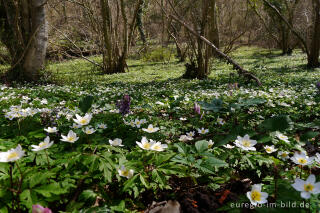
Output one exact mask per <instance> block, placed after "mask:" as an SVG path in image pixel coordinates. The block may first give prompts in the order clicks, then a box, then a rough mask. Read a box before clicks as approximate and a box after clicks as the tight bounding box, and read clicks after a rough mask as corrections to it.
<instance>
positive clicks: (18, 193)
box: [16, 161, 23, 212]
mask: <svg viewBox="0 0 320 213" xmlns="http://www.w3.org/2000/svg"><path fill="white" fill-rule="evenodd" d="M16 165H17V168H18V170H19V172H20V175H21V178H20V181H19V188H18V191H17V194H16V196H17V203H18V212H21V211H20V201H19V195H20V193H21V187H22V181H23V174H22V171H21V169H20V166H19V163H18V161H16Z"/></svg>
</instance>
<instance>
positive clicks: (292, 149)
mask: <svg viewBox="0 0 320 213" xmlns="http://www.w3.org/2000/svg"><path fill="white" fill-rule="evenodd" d="M233 57H234V58H235V59H236V60H237V61H239V63H240V64H243V65H244V67H245V68H247V69H249V70H252V71H253V72H254V73H255V74H256V75H257V76H258V77H259V78H260V79H261V81H262V83H263V86H262V87H257V86H256V85H255V84H254V83H253V82H246V81H244V80H242V79H239V78H238V77H237V76H236V75H233V74H232V73H233V71H232V70H231V67H229V66H227V65H225V64H224V63H223V62H219V61H215V62H214V63H213V65H212V69H211V75H210V77H209V79H207V80H202V81H199V80H183V79H181V78H180V77H181V76H182V74H183V70H184V66H183V65H182V64H180V63H178V62H176V61H175V60H173V59H172V60H168V62H166V63H163V62H161V63H160V62H148V61H142V60H134V59H131V60H130V61H129V69H130V72H128V73H125V74H115V75H111V76H106V75H100V73H99V72H98V71H96V70H95V68H94V67H92V66H91V65H90V64H89V63H87V62H85V61H83V60H72V61H67V62H64V63H59V64H49V65H48V70H50V71H51V73H52V76H51V78H53V79H55V80H56V81H57V82H58V83H59V84H57V85H38V86H29V85H23V86H18V87H10V86H7V85H1V87H0V101H1V102H0V103H1V104H0V111H1V114H0V115H1V116H0V126H1V128H0V142H1V143H0V150H1V154H0V161H2V163H0V183H1V185H0V212H8V211H9V212H19V211H20V212H27V211H30V210H31V208H32V206H33V205H36V204H39V205H42V206H46V207H49V208H50V209H51V210H52V211H53V212H79V211H80V212H93V211H94V210H93V208H94V209H95V210H97V209H100V210H101V211H102V212H108V211H110V212H112V211H118V212H135V211H137V212H138V211H141V210H145V209H147V208H148V207H149V205H150V204H151V203H152V201H166V200H169V199H172V200H178V201H179V203H180V205H181V208H182V210H183V212H197V211H198V212H213V211H219V210H220V211H225V212H231V211H232V212H240V211H242V210H243V209H245V210H246V209H249V207H247V208H246V207H244V206H241V207H243V208H242V209H241V208H239V205H238V207H237V205H236V204H241V203H242V204H245V203H247V204H251V206H250V208H254V206H255V205H257V204H259V203H265V202H266V201H268V203H276V204H277V205H278V206H277V207H278V208H276V207H274V206H273V207H272V208H268V206H266V205H265V206H262V207H261V206H258V207H256V208H255V211H257V212H288V209H289V207H292V206H290V204H288V203H293V202H296V203H297V206H299V208H291V209H290V211H292V212H316V211H318V210H319V208H320V206H319V205H320V202H319V191H320V186H319V185H320V184H319V183H317V181H318V182H319V181H320V180H319V174H320V169H319V166H320V162H319V161H320V159H319V158H320V156H319V155H317V153H320V150H319V133H318V131H319V128H320V127H319V126H320V121H319V113H320V107H319V90H318V88H317V86H316V83H317V82H318V80H319V76H320V72H319V71H320V70H319V69H313V70H309V69H307V68H306V67H304V64H305V62H306V58H305V57H304V56H303V54H301V53H300V52H294V53H293V54H292V55H291V56H280V52H277V51H269V50H263V49H258V48H242V49H240V50H238V51H236V52H235V53H234V55H233ZM96 59H97V60H99V58H96ZM119 110H120V112H119ZM85 115H86V116H85ZM149 125H153V126H149ZM48 127H51V128H53V127H56V128H57V131H56V130H55V129H48ZM45 129H46V131H45ZM70 131H72V132H70ZM246 135H247V136H246ZM47 136H49V138H48V139H46V137H47ZM62 136H63V137H62ZM61 139H63V141H62V140H61ZM115 139H116V140H115ZM119 139H121V141H120V140H119ZM50 141H53V142H54V143H53V144H52V143H50ZM137 142H139V143H137ZM156 142H160V144H159V143H156ZM18 145H21V147H22V150H20V149H19V146H18ZM31 145H36V146H33V147H32V146H31ZM16 147H18V149H16V150H11V152H10V151H9V152H8V150H10V149H13V148H16ZM32 149H34V151H32ZM312 175H315V177H316V179H317V181H316V180H313V176H312ZM300 179H301V180H300ZM305 180H307V182H303V181H305ZM257 184H262V185H257ZM292 184H294V185H292ZM264 193H267V197H266V194H264ZM282 203H285V204H287V205H286V206H285V208H282V207H283V206H281V204H282ZM301 203H302V204H303V205H304V206H302V207H305V208H300V207H301V206H300V205H301ZM234 206H236V208H235V207H234Z"/></svg>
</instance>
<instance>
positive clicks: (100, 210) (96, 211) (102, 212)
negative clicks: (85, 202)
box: [79, 206, 111, 213]
mask: <svg viewBox="0 0 320 213" xmlns="http://www.w3.org/2000/svg"><path fill="white" fill-rule="evenodd" d="M108 212H111V210H110V208H109V207H108V206H103V207H93V208H90V209H82V210H80V212H79V213H108Z"/></svg>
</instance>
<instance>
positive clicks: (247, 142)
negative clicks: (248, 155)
mask: <svg viewBox="0 0 320 213" xmlns="http://www.w3.org/2000/svg"><path fill="white" fill-rule="evenodd" d="M242 145H243V146H245V147H250V146H251V143H250V141H248V140H244V141H242Z"/></svg>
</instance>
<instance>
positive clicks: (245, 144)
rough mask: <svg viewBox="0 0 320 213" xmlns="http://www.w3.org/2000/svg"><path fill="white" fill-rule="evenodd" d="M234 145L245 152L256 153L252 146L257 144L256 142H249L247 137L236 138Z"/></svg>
mask: <svg viewBox="0 0 320 213" xmlns="http://www.w3.org/2000/svg"><path fill="white" fill-rule="evenodd" d="M234 144H235V145H236V146H237V147H239V148H241V149H243V150H245V151H256V148H255V147H254V145H256V144H257V141H256V140H251V139H250V137H249V135H245V136H244V137H240V136H238V137H237V140H235V142H234Z"/></svg>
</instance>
